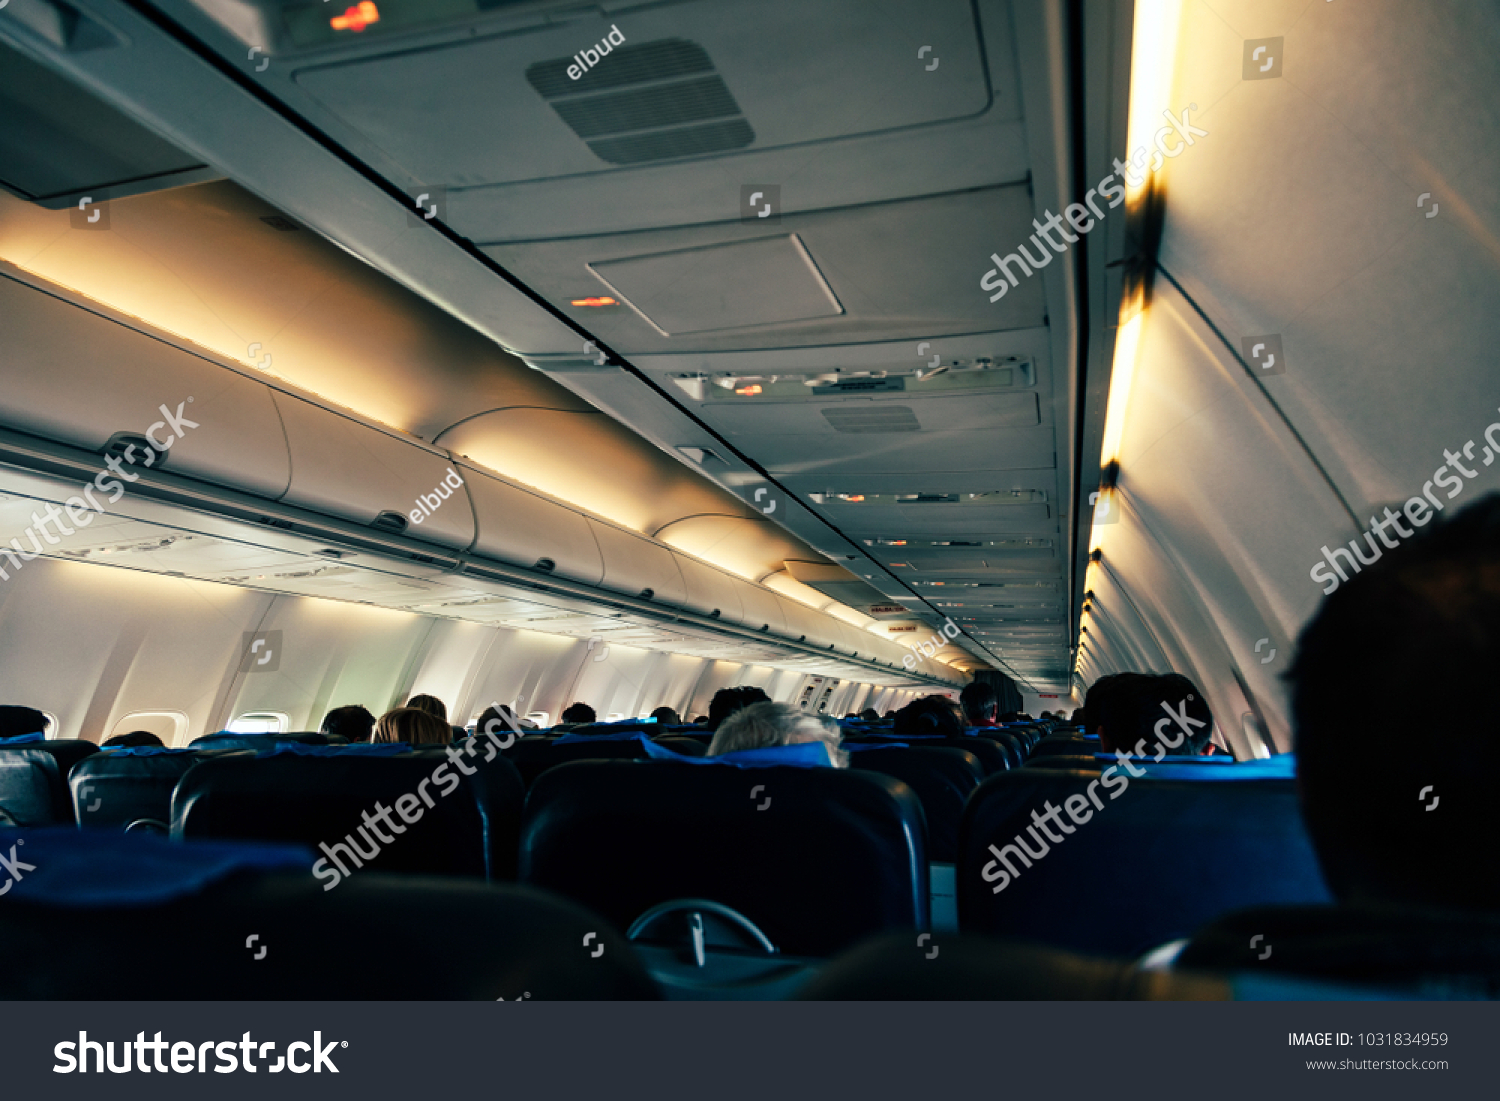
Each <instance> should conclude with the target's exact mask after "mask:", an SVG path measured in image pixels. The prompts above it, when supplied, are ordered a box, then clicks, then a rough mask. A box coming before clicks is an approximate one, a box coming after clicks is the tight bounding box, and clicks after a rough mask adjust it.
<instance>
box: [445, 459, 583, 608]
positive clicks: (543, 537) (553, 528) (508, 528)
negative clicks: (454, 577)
mask: <svg viewBox="0 0 1500 1101" xmlns="http://www.w3.org/2000/svg"><path fill="white" fill-rule="evenodd" d="M454 466H455V467H457V468H458V471H459V473H460V475H461V476H462V477H463V479H464V481H465V483H467V485H468V488H469V499H470V500H471V501H472V502H473V505H474V514H475V516H476V518H477V520H478V525H479V530H478V533H477V534H476V535H475V537H474V545H473V547H472V548H471V550H472V551H473V552H474V553H475V554H482V555H487V556H489V557H492V558H499V559H503V560H504V561H506V562H513V563H515V564H516V565H518V566H527V567H531V568H538V566H539V564H540V568H541V569H542V570H544V571H545V572H547V573H550V574H552V575H554V576H556V577H565V578H567V579H568V580H570V581H581V582H583V583H584V584H585V585H597V584H599V582H600V581H601V580H603V578H604V558H603V556H602V555H601V554H600V551H599V544H598V542H597V541H595V539H594V535H593V532H591V531H590V530H589V522H588V520H587V519H585V518H584V517H583V516H582V515H580V514H579V513H577V512H574V511H573V510H572V509H570V508H568V507H567V506H566V505H564V504H561V503H560V502H557V501H554V500H551V499H550V498H547V497H543V496H541V495H540V494H538V493H534V492H532V491H531V490H528V489H522V488H521V487H519V486H514V485H511V484H510V483H509V482H507V481H504V480H503V479H501V478H497V477H496V476H495V475H493V474H490V473H487V472H485V471H483V470H480V469H479V468H477V467H475V466H474V465H473V464H472V463H466V462H463V461H462V460H460V461H457V462H455V463H454Z"/></svg>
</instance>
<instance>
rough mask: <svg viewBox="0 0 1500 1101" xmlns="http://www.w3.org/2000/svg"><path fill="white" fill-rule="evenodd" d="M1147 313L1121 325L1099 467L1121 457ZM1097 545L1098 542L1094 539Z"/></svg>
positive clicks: (1105, 417) (1116, 341) (1116, 346)
mask: <svg viewBox="0 0 1500 1101" xmlns="http://www.w3.org/2000/svg"><path fill="white" fill-rule="evenodd" d="M1145 316H1146V315H1145V312H1144V311H1140V312H1137V313H1136V314H1135V316H1134V317H1132V318H1131V319H1130V320H1129V321H1127V322H1125V323H1124V324H1123V325H1121V326H1120V328H1119V332H1118V335H1116V337H1115V362H1114V366H1113V368H1112V369H1111V370H1110V375H1109V405H1108V406H1107V407H1106V410H1105V414H1104V443H1103V445H1102V446H1101V447H1100V449H1099V466H1100V468H1101V469H1102V468H1104V467H1106V466H1108V465H1109V464H1110V463H1112V462H1117V461H1118V460H1119V458H1120V438H1121V436H1122V435H1124V432H1125V409H1126V406H1127V405H1128V404H1129V403H1130V384H1131V382H1132V381H1133V380H1134V377H1135V360H1136V352H1137V351H1138V349H1139V348H1140V343H1141V325H1142V324H1143V323H1144V319H1145ZM1095 543H1096V544H1097V540H1095Z"/></svg>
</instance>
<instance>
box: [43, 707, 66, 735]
mask: <svg viewBox="0 0 1500 1101" xmlns="http://www.w3.org/2000/svg"><path fill="white" fill-rule="evenodd" d="M42 714H43V715H46V716H47V737H49V738H60V737H62V734H61V733H60V731H61V729H62V728H61V727H60V726H59V725H58V722H57V716H56V715H54V714H53V713H52V712H50V711H43V712H42Z"/></svg>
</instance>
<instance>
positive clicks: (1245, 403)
mask: <svg viewBox="0 0 1500 1101" xmlns="http://www.w3.org/2000/svg"><path fill="white" fill-rule="evenodd" d="M1277 36H1282V37H1284V40H1285V45H1284V58H1283V61H1284V75H1283V76H1282V77H1281V78H1279V79H1265V80H1254V81H1245V80H1242V79H1241V65H1242V57H1243V53H1244V41H1245V40H1246V39H1257V38H1273V37H1277ZM1178 57H1179V71H1178V76H1177V85H1176V89H1175V91H1174V94H1173V98H1174V104H1175V105H1176V106H1183V105H1186V104H1188V103H1193V102H1196V103H1197V104H1199V110H1198V111H1197V112H1196V113H1195V115H1194V119H1195V122H1196V123H1197V124H1198V125H1199V126H1201V127H1203V128H1205V129H1207V130H1208V131H1209V136H1207V137H1200V138H1198V140H1197V144H1196V145H1195V146H1194V147H1193V148H1192V149H1191V150H1187V151H1185V153H1184V155H1182V156H1180V157H1178V158H1177V159H1176V160H1175V161H1173V162H1171V165H1170V169H1169V173H1168V175H1167V178H1166V196H1167V199H1166V211H1167V214H1166V223H1165V232H1164V234H1163V237H1162V243H1161V252H1160V260H1161V265H1162V267H1163V268H1164V269H1165V270H1166V271H1167V272H1168V273H1170V274H1171V276H1173V277H1175V278H1176V279H1177V280H1178V281H1179V282H1181V284H1182V285H1183V287H1184V289H1185V290H1186V291H1187V293H1188V294H1189V295H1190V296H1191V297H1192V299H1193V300H1194V301H1195V302H1196V303H1197V304H1198V306H1199V307H1201V309H1202V310H1203V311H1204V312H1205V313H1206V314H1207V316H1208V318H1209V320H1210V321H1211V322H1212V323H1213V325H1214V326H1215V327H1217V328H1218V329H1219V330H1220V332H1221V333H1222V334H1223V338H1222V339H1221V338H1220V336H1219V335H1217V334H1215V333H1214V332H1213V331H1212V329H1210V327H1209V326H1208V325H1207V324H1205V323H1204V321H1203V320H1202V318H1200V317H1199V316H1198V315H1197V313H1196V311H1195V310H1194V309H1193V306H1192V304H1191V303H1190V302H1188V301H1186V300H1184V299H1183V298H1182V296H1181V295H1179V294H1178V293H1177V292H1176V291H1175V290H1174V289H1173V288H1172V287H1171V286H1170V284H1169V283H1167V282H1166V280H1164V279H1163V278H1162V277H1160V276H1158V278H1157V281H1156V297H1155V299H1154V301H1153V303H1152V306H1151V308H1150V311H1149V313H1148V315H1147V317H1146V320H1145V324H1144V329H1143V335H1142V338H1141V347H1140V355H1139V358H1138V364H1137V367H1136V373H1135V381H1134V386H1133V389H1132V396H1131V399H1130V403H1129V415H1128V417H1127V418H1126V421H1125V431H1124V437H1123V442H1122V445H1121V449H1120V464H1121V475H1120V485H1121V496H1122V498H1123V500H1122V502H1121V504H1122V506H1123V510H1124V516H1123V517H1122V518H1121V519H1120V521H1119V522H1118V523H1117V524H1114V525H1110V526H1096V528H1095V535H1096V539H1095V542H1096V543H1098V544H1101V545H1102V546H1103V548H1104V556H1105V561H1104V565H1103V567H1100V566H1095V567H1091V568H1090V570H1089V571H1088V586H1089V588H1090V589H1091V590H1092V591H1093V592H1094V593H1095V597H1096V600H1095V607H1094V609H1093V611H1092V612H1091V613H1090V614H1089V615H1088V616H1086V617H1085V624H1086V626H1087V627H1088V628H1089V634H1088V635H1087V636H1085V638H1086V641H1085V642H1084V644H1083V652H1082V655H1081V657H1080V662H1079V672H1080V674H1081V676H1082V677H1083V679H1084V681H1085V682H1091V681H1092V680H1093V679H1095V677H1097V676H1099V675H1101V674H1103V673H1107V672H1114V671H1119V670H1122V669H1133V668H1152V669H1159V670H1161V669H1178V670H1180V671H1184V672H1188V673H1189V674H1190V675H1192V676H1194V678H1195V679H1197V680H1198V681H1199V683H1200V684H1202V685H1203V686H1204V687H1205V689H1206V690H1207V692H1208V694H1209V696H1210V698H1211V700H1212V702H1213V704H1214V708H1215V713H1216V717H1217V719H1218V722H1219V726H1220V728H1221V729H1222V730H1225V731H1226V733H1227V735H1228V736H1229V738H1230V739H1231V741H1236V740H1237V739H1241V738H1242V737H1243V734H1242V731H1243V729H1244V726H1245V720H1244V715H1245V714H1247V713H1253V714H1254V715H1255V716H1257V717H1258V718H1259V720H1260V721H1262V722H1264V724H1265V726H1266V728H1267V730H1268V733H1269V734H1270V735H1271V737H1272V739H1273V740H1274V742H1275V744H1276V746H1277V748H1280V749H1283V750H1285V749H1288V748H1290V731H1289V729H1288V725H1287V721H1286V715H1285V703H1284V688H1283V686H1282V684H1281V682H1280V680H1279V677H1280V674H1281V673H1283V672H1284V671H1285V670H1286V668H1287V665H1288V662H1289V660H1290V658H1291V657H1292V656H1293V652H1294V645H1293V640H1294V639H1295V637H1296V634H1297V632H1298V631H1299V630H1300V628H1301V626H1302V625H1303V624H1304V623H1305V622H1306V621H1307V619H1308V618H1309V617H1310V616H1311V615H1312V614H1313V613H1314V612H1315V611H1316V609H1317V607H1318V604H1319V602H1320V601H1321V599H1322V588H1323V586H1322V584H1321V583H1320V582H1315V581H1313V580H1312V579H1311V578H1310V577H1309V572H1310V570H1311V569H1312V568H1313V566H1314V565H1315V564H1316V563H1318V562H1320V561H1321V560H1322V556H1321V548H1322V547H1323V546H1324V545H1328V546H1337V545H1338V544H1339V543H1341V542H1344V543H1347V541H1348V540H1350V539H1352V538H1354V537H1356V535H1357V534H1358V533H1359V532H1360V531H1362V530H1363V529H1364V528H1365V527H1366V526H1367V525H1368V523H1369V519H1370V518H1371V516H1372V514H1375V515H1378V514H1379V511H1380V509H1381V508H1383V507H1385V506H1386V505H1394V506H1398V507H1399V504H1400V502H1403V501H1405V500H1406V499H1408V498H1409V497H1411V496H1413V495H1420V494H1421V493H1422V489H1423V485H1424V483H1426V482H1428V481H1430V480H1431V478H1432V476H1433V472H1434V471H1435V470H1436V469H1437V468H1438V467H1439V466H1441V465H1442V464H1443V463H1444V461H1445V458H1444V451H1445V449H1446V450H1449V451H1452V452H1460V453H1461V452H1462V451H1463V450H1464V448H1465V445H1466V444H1467V443H1469V442H1470V441H1473V443H1474V445H1475V446H1474V449H1473V451H1472V461H1471V462H1469V463H1467V464H1466V465H1469V466H1470V469H1473V470H1474V471H1476V474H1477V476H1476V477H1475V478H1474V479H1473V481H1472V484H1470V483H1469V482H1468V480H1467V479H1466V480H1465V486H1464V489H1463V491H1462V494H1461V495H1460V496H1457V497H1456V498H1455V499H1454V500H1453V501H1452V503H1451V504H1450V505H1449V506H1448V510H1449V511H1452V510H1453V509H1456V508H1458V507H1461V506H1463V505H1465V504H1468V503H1470V502H1472V501H1474V500H1477V499H1478V498H1479V497H1480V496H1482V495H1483V494H1485V493H1486V492H1489V491H1492V490H1494V489H1497V488H1500V466H1491V467H1486V466H1485V465H1483V462H1482V459H1483V455H1482V449H1483V448H1484V446H1485V444H1484V440H1483V438H1482V437H1483V433H1484V431H1485V429H1486V428H1487V426H1489V425H1491V424H1493V423H1496V422H1500V413H1497V407H1500V381H1497V376H1496V374H1495V371H1494V355H1493V349H1494V347H1495V346H1496V341H1497V337H1500V281H1497V279H1496V274H1497V272H1496V266H1497V261H1500V187H1497V184H1496V180H1497V179H1500V144H1497V143H1496V141H1495V136H1496V134H1497V132H1500V96H1497V94H1496V93H1500V60H1497V59H1500V10H1497V9H1495V8H1494V6H1493V5H1459V4H1453V5H1448V4H1444V5H1414V4H1406V3H1400V2H1397V0H1389V2H1380V0H1371V2H1368V3H1363V4H1344V3H1335V4H1325V3H1311V4H1309V3H1303V2H1301V0H1298V2H1296V3H1290V2H1286V3H1269V2H1242V3H1235V2H1230V0H1216V2H1213V3H1202V2H1192V0H1189V2H1188V3H1186V4H1184V24H1183V33H1182V36H1181V37H1180V39H1179V42H1178ZM1424 192H1425V193H1429V198H1428V200H1427V202H1426V203H1425V204H1424V205H1423V206H1419V205H1418V198H1419V196H1421V195H1422V193H1424ZM1434 201H1435V202H1436V203H1437V204H1438V213H1437V214H1436V215H1435V216H1433V217H1430V218H1429V217H1427V212H1428V211H1430V210H1431V209H1432V203H1433V202H1434ZM1267 334H1279V335H1280V337H1281V340H1282V347H1283V350H1284V355H1285V367H1286V373H1285V374H1275V375H1261V376H1260V377H1258V378H1252V377H1250V372H1249V369H1248V368H1247V367H1246V366H1245V365H1244V363H1242V362H1241V361H1240V360H1239V358H1237V357H1238V356H1243V355H1244V352H1243V350H1242V345H1241V340H1242V339H1243V338H1244V337H1248V336H1262V335H1267ZM1226 340H1227V341H1228V343H1229V344H1230V345H1231V347H1228V348H1226V347H1225V341H1226ZM1293 430H1294V431H1295V435H1294V434H1293ZM1497 431H1500V429H1497ZM1299 436H1300V440H1301V442H1299V440H1298V438H1297V437H1299ZM1304 445H1305V446H1304ZM1309 452H1310V453H1311V456H1312V457H1310V456H1309ZM1314 457H1315V459H1316V463H1317V464H1321V466H1322V467H1323V469H1324V470H1325V471H1326V477H1325V475H1324V474H1322V473H1320V472H1319V471H1318V469H1317V465H1316V464H1315V463H1314V461H1313V458H1314ZM1461 461H1463V460H1462V457H1461ZM1439 492H1440V493H1441V491H1439ZM1443 496H1444V498H1446V494H1443ZM1340 497H1342V498H1343V500H1344V501H1345V502H1347V505H1348V510H1346V508H1345V507H1344V505H1343V504H1342V503H1341V502H1340V500H1339V498H1340ZM1350 511H1352V517H1351V515H1350ZM1262 640H1264V641H1262ZM1371 643H1372V644H1378V640H1371ZM1257 644H1259V649H1257ZM1245 744H1246V745H1249V744H1251V743H1250V740H1249V739H1245Z"/></svg>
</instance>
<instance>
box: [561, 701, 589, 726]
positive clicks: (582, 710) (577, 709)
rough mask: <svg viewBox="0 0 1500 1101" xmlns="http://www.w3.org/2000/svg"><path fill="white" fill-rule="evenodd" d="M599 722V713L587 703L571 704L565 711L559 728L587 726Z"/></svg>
mask: <svg viewBox="0 0 1500 1101" xmlns="http://www.w3.org/2000/svg"><path fill="white" fill-rule="evenodd" d="M598 721H599V713H598V712H597V711H595V710H594V709H593V708H592V707H590V706H589V705H588V704H586V703H570V704H568V706H567V707H566V708H565V709H564V710H563V713H562V717H561V719H560V720H559V721H558V724H557V725H558V726H587V725H588V724H589V723H594V722H598Z"/></svg>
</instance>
